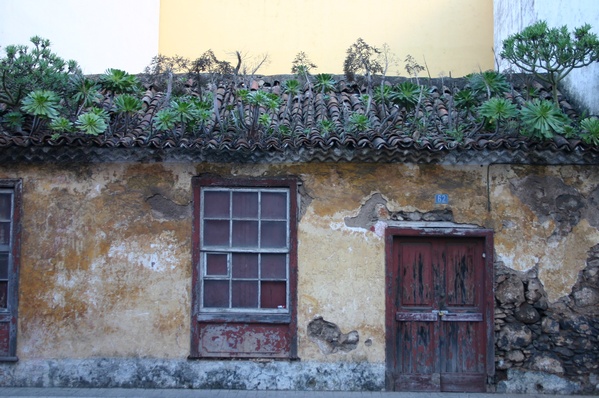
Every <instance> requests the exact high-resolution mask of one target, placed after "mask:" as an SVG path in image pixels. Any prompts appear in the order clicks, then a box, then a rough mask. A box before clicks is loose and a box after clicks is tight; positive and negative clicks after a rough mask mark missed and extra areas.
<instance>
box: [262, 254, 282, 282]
mask: <svg viewBox="0 0 599 398" xmlns="http://www.w3.org/2000/svg"><path fill="white" fill-rule="evenodd" d="M261 267H262V268H261V272H262V273H261V276H262V278H263V279H286V278H287V255H286V254H263V255H262V264H261Z"/></svg>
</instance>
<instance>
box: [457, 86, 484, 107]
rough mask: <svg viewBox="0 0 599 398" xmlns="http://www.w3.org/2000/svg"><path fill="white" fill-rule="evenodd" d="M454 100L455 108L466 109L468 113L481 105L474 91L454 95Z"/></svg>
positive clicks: (466, 90) (469, 90)
mask: <svg viewBox="0 0 599 398" xmlns="http://www.w3.org/2000/svg"><path fill="white" fill-rule="evenodd" d="M453 100H454V101H455V106H456V107H457V108H461V109H465V110H466V111H471V110H472V109H474V108H475V107H476V106H478V104H479V101H478V99H477V98H476V95H475V94H474V91H473V90H472V89H464V90H460V91H458V92H457V93H455V94H454V96H453Z"/></svg>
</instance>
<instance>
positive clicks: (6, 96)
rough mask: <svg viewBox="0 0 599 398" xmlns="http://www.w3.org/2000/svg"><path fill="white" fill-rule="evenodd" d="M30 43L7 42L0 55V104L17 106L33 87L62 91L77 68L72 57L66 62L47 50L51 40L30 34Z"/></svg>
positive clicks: (12, 107) (9, 106)
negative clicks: (15, 43) (26, 44)
mask: <svg viewBox="0 0 599 398" xmlns="http://www.w3.org/2000/svg"><path fill="white" fill-rule="evenodd" d="M31 43H32V44H33V47H31V48H29V47H27V46H22V45H9V46H6V47H5V49H4V51H5V53H6V56H5V57H4V58H0V105H1V104H5V106H6V107H7V109H8V110H9V111H10V110H16V109H17V108H18V107H19V106H20V105H21V101H22V100H23V98H24V97H25V96H26V95H27V94H29V93H30V92H31V91H33V90H51V91H55V92H57V93H59V94H62V93H63V92H64V91H65V88H66V87H67V83H68V80H69V76H71V75H72V74H74V73H77V72H78V71H79V67H78V66H77V63H76V62H75V61H68V62H65V61H64V60H63V59H62V58H60V57H58V56H57V55H56V54H54V53H53V52H52V51H51V50H50V41H49V40H46V39H42V38H40V37H38V36H35V37H32V38H31Z"/></svg>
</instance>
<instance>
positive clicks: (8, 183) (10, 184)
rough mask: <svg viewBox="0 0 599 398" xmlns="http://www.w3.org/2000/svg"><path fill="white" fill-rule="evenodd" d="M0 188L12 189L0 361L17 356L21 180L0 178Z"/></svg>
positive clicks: (12, 359)
mask: <svg viewBox="0 0 599 398" xmlns="http://www.w3.org/2000/svg"><path fill="white" fill-rule="evenodd" d="M0 189H7V190H12V192H13V209H12V230H11V235H12V236H11V248H10V251H11V257H12V261H11V263H9V270H8V292H9V293H8V297H7V303H8V306H7V310H6V311H2V312H0V322H2V323H8V324H9V327H8V336H2V337H3V338H7V340H8V341H7V343H8V350H7V351H8V352H7V355H1V354H0V362H16V361H17V360H18V358H17V321H18V309H19V302H18V300H19V270H20V268H21V214H22V203H23V199H22V192H23V190H22V181H21V180H20V179H0Z"/></svg>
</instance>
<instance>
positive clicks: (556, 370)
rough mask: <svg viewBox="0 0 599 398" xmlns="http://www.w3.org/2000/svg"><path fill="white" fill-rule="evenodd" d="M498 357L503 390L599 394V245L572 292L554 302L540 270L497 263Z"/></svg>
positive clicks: (496, 320) (498, 373) (497, 361)
mask: <svg viewBox="0 0 599 398" xmlns="http://www.w3.org/2000/svg"><path fill="white" fill-rule="evenodd" d="M495 273H496V275H495V277H496V280H495V282H496V291H495V298H496V307H495V332H496V339H495V348H496V351H495V355H496V369H497V376H496V382H498V387H497V388H498V391H500V392H512V393H562V394H563V393H597V392H598V391H599V305H598V304H599V245H596V246H594V247H593V248H591V250H590V251H589V256H588V260H587V264H586V267H585V268H584V269H583V270H582V271H580V273H579V275H578V280H577V282H576V284H575V285H574V287H573V288H572V292H571V293H570V294H569V295H568V296H565V297H563V298H562V299H560V300H558V301H557V302H553V303H549V302H548V300H547V294H546V292H545V290H544V288H543V284H542V283H541V281H540V280H539V279H538V270H537V269H536V268H533V269H531V270H529V271H528V272H517V271H514V270H512V269H509V268H507V267H505V266H504V265H503V264H501V263H497V264H496V267H495Z"/></svg>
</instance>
